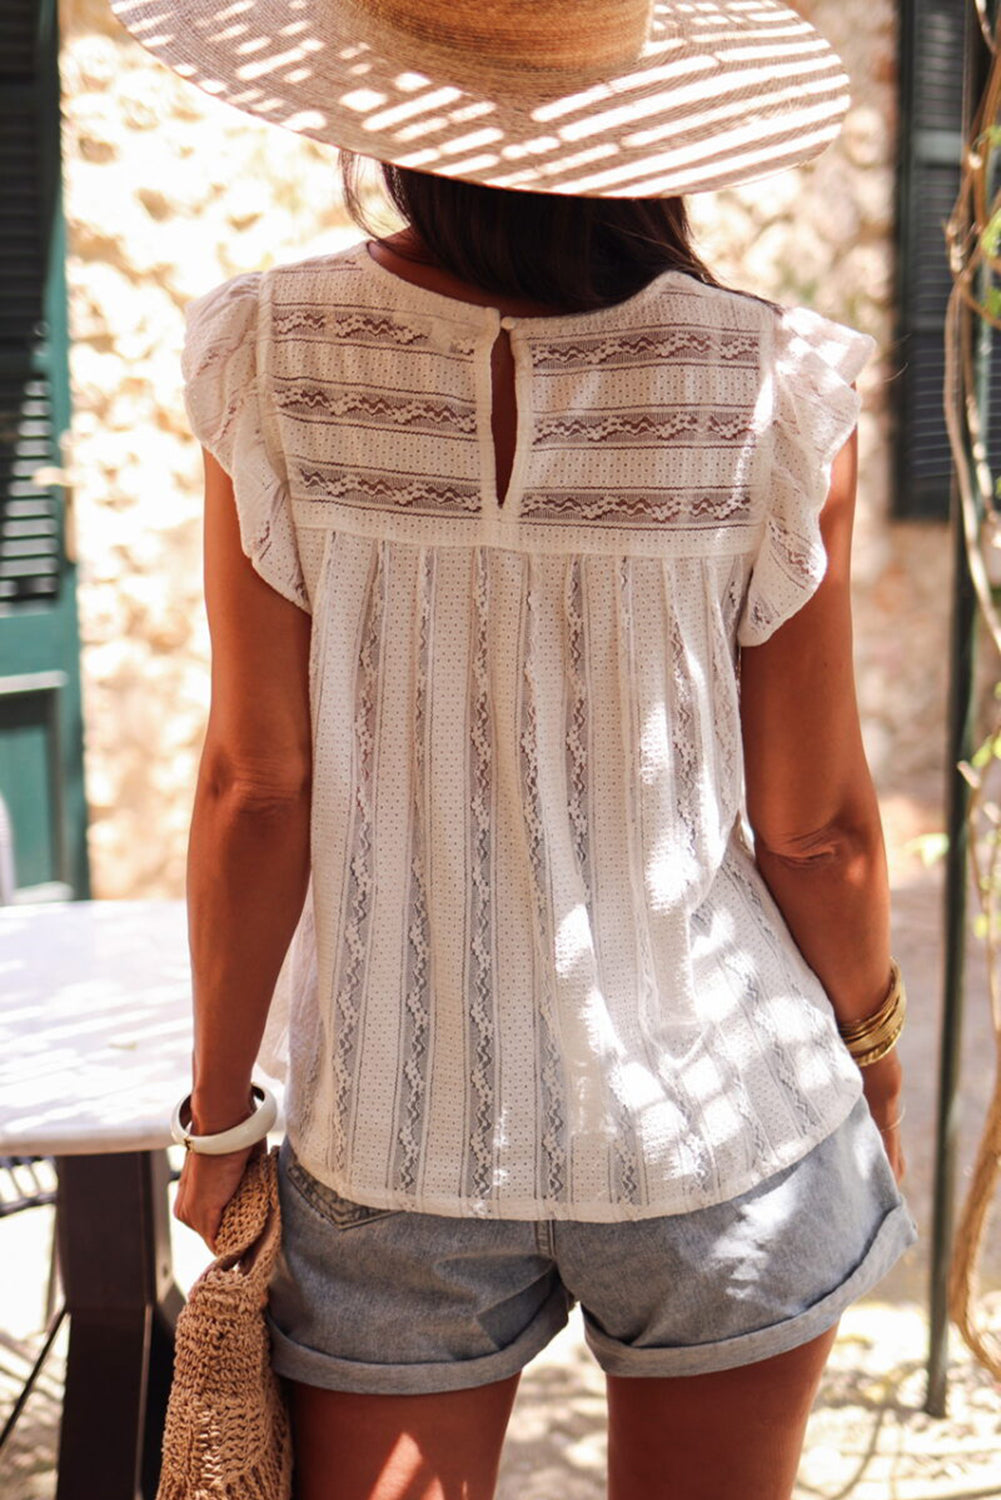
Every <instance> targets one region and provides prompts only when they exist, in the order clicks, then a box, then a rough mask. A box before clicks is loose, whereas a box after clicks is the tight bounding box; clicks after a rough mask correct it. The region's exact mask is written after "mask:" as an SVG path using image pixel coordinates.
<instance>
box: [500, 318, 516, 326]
mask: <svg viewBox="0 0 1001 1500" xmlns="http://www.w3.org/2000/svg"><path fill="white" fill-rule="evenodd" d="M500 326H501V327H502V328H517V326H518V319H517V318H501V320H500Z"/></svg>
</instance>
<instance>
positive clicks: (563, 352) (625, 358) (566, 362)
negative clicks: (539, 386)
mask: <svg viewBox="0 0 1001 1500" xmlns="http://www.w3.org/2000/svg"><path fill="white" fill-rule="evenodd" d="M531 350H532V365H533V367H534V369H535V370H536V371H538V372H539V373H540V374H546V373H547V372H554V371H561V370H564V369H567V368H568V367H570V366H572V367H573V368H575V369H576V368H579V367H582V366H583V367H586V368H593V367H600V368H601V369H602V370H623V369H633V368H635V367H636V366H638V365H657V366H663V365H665V364H675V363H679V362H681V363H684V364H687V365H695V366H698V365H706V366H710V367H713V368H715V366H716V364H717V362H718V361H720V360H721V361H722V362H723V363H724V364H725V365H727V366H729V367H731V368H738V367H741V366H744V367H747V368H748V369H757V367H758V361H759V357H760V336H759V334H758V333H757V331H755V332H753V333H747V332H744V331H740V330H727V329H722V330H717V329H709V328H706V327H705V325H704V324H702V323H693V324H684V323H682V324H678V325H677V326H675V327H673V328H670V329H666V330H665V329H664V327H663V326H662V325H660V324H654V325H652V326H651V327H649V328H633V329H630V330H628V331H627V332H625V333H594V334H591V335H590V336H589V335H587V334H576V335H571V336H569V337H568V338H565V339H553V340H552V341H551V342H548V343H547V342H545V341H544V340H543V339H542V338H539V339H533V340H532V341H531Z"/></svg>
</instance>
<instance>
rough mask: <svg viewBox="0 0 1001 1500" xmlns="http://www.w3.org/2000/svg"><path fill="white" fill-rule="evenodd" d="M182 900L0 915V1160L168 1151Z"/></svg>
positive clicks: (181, 1041)
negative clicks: (21, 1157) (23, 1156)
mask: <svg viewBox="0 0 1001 1500" xmlns="http://www.w3.org/2000/svg"><path fill="white" fill-rule="evenodd" d="M191 1045H192V1023H191V969H190V961H189V955H188V934H187V916H186V911H185V904H184V902H183V901H56V902H39V903H37V904H33V905H23V906H19V905H16V904H15V905H13V906H0V1152H2V1153H3V1154H4V1155H38V1156H57V1155H84V1154H87V1155H89V1154H94V1153H99V1152H106V1151H141V1150H153V1149H156V1148H159V1147H163V1146H168V1145H170V1143H171V1141H170V1129H169V1121H170V1113H171V1111H172V1109H173V1107H174V1105H175V1104H176V1102H177V1100H178V1099H179V1098H180V1097H181V1095H182V1094H185V1093H186V1092H187V1091H188V1089H189V1088H190V1086H191Z"/></svg>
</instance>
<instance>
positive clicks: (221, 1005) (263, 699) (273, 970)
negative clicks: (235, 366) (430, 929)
mask: <svg viewBox="0 0 1001 1500" xmlns="http://www.w3.org/2000/svg"><path fill="white" fill-rule="evenodd" d="M203 456H204V460H205V547H204V556H205V604H206V611H207V614H208V622H209V633H210V636H211V641H212V697H211V706H210V710H209V719H208V728H207V731H206V737H205V743H204V746H203V749H202V756H201V763H200V766H199V771H198V781H197V787H196V791H195V800H194V809H193V813H192V820H191V832H190V837H189V842H188V866H187V907H188V938H189V943H190V948H191V967H192V981H193V993H194V1019H195V1028H194V1030H195V1045H194V1056H193V1074H194V1079H193V1087H192V1100H191V1122H192V1129H193V1131H194V1133H195V1134H206V1135H209V1134H214V1133H215V1132H217V1131H220V1130H226V1129H228V1128H229V1127H230V1126H232V1125H235V1124H237V1123H238V1122H239V1121H240V1120H243V1119H245V1118H246V1117H247V1115H248V1114H249V1113H250V1080H251V1071H252V1069H253V1066H254V1061H255V1059H256V1057H257V1051H258V1048H259V1046H260V1042H261V1037H262V1035H263V1032H264V1025H265V1021H266V1020H267V1014H268V1007H269V1005H270V1003H271V996H272V991H273V990H274V986H275V981H276V980H277V978H278V971H279V969H280V968H281V965H282V960H283V959H284V957H285V953H286V950H287V948H288V946H289V943H290V942H291V940H292V935H293V933H294V931H295V927H296V923H297V922H298V919H299V915H300V913H301V911H302V906H303V902H304V900H305V897H306V888H307V885H308V882H309V824H310V775H311V740H312V735H311V727H310V711H309V642H310V627H311V620H310V616H309V615H308V614H307V613H306V612H305V611H304V610H302V609H300V608H299V607H298V606H297V605H295V604H293V603H292V602H291V601H290V600H288V599H285V598H283V597H282V595H281V594H279V593H278V592H277V591H276V590H275V589H273V588H271V586H270V585H269V584H267V583H265V581H264V580H263V579H262V578H261V577H260V576H259V575H258V574H257V573H256V572H255V571H254V568H253V565H252V564H251V562H250V560H249V559H248V558H247V557H246V556H245V555H244V553H243V550H242V548H241V545H240V533H239V523H238V518H237V511H236V502H235V497H234V494H233V487H232V482H231V480H230V478H229V476H228V474H226V472H225V470H223V469H222V468H221V467H220V466H219V464H218V463H217V462H216V460H215V459H214V458H213V457H212V455H211V454H210V453H208V452H207V451H205V450H203ZM249 1154H250V1152H249V1151H247V1150H244V1151H239V1152H231V1153H229V1154H227V1155H225V1156H217V1157H213V1156H205V1155H196V1154H195V1153H193V1152H189V1153H188V1155H187V1157H186V1160H185V1166H184V1173H183V1175H182V1178H181V1184H180V1189H179V1192H178V1198H177V1202H176V1204H175V1208H174V1213H175V1215H176V1217H177V1218H179V1219H181V1220H182V1221H183V1222H184V1223H186V1224H189V1225H190V1226H191V1227H192V1228H193V1229H195V1230H196V1231H197V1232H198V1233H199V1234H201V1235H202V1237H203V1238H204V1239H205V1240H206V1241H207V1243H208V1244H209V1246H210V1248H213V1249H214V1241H215V1235H216V1231H217V1229H218V1226H219V1219H220V1218H221V1215H222V1210H223V1208H224V1207H225V1205H226V1203H227V1202H228V1201H229V1199H230V1197H231V1196H232V1194H233V1192H234V1191H235V1189H236V1186H237V1183H238V1182H239V1180H240V1177H241V1175H242V1173H243V1169H244V1166H245V1165H246V1161H247V1158H248V1156H249Z"/></svg>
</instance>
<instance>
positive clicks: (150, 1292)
mask: <svg viewBox="0 0 1001 1500" xmlns="http://www.w3.org/2000/svg"><path fill="white" fill-rule="evenodd" d="M56 1166H57V1169H58V1173H59V1209H58V1213H57V1216H56V1224H57V1233H58V1237H59V1262H60V1270H61V1273H62V1279H63V1286H64V1288H65V1292H66V1305H67V1308H68V1310H69V1314H70V1339H69V1352H68V1356H67V1361H66V1392H65V1397H64V1402H63V1418H62V1429H61V1432H60V1441H59V1478H58V1487H57V1490H56V1500H94V1497H95V1496H97V1495H99V1496H100V1497H101V1500H136V1496H137V1494H141V1495H142V1496H143V1497H144V1500H154V1497H155V1493H156V1483H157V1478H158V1475H159V1467H160V1439H161V1436H162V1433H163V1419H164V1412H165V1409H166V1400H167V1393H168V1391H169V1388H170V1373H171V1368H172V1364H173V1328H174V1322H175V1320H176V1317H177V1313H178V1311H179V1309H180V1307H181V1305H182V1300H183V1299H182V1297H181V1294H180V1291H179V1290H178V1288H177V1286H176V1285H175V1283H174V1280H173V1275H172V1272H171V1264H170V1229H169V1217H168V1214H169V1210H168V1205H167V1183H168V1180H169V1167H168V1163H167V1153H166V1152H165V1151H130V1152H116V1153H113V1154H107V1155H101V1156H61V1157H57V1159H56Z"/></svg>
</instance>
